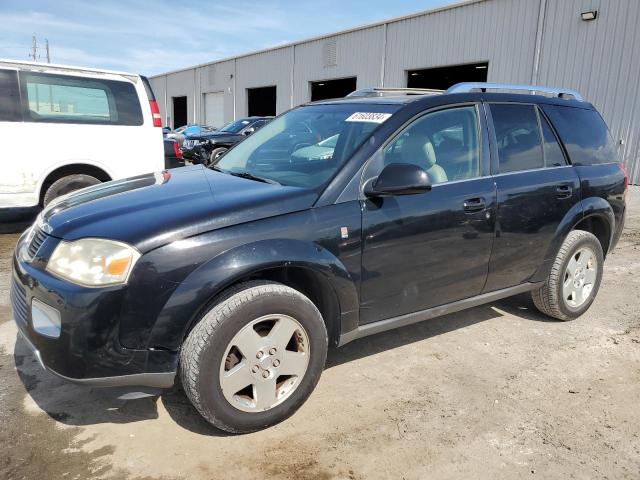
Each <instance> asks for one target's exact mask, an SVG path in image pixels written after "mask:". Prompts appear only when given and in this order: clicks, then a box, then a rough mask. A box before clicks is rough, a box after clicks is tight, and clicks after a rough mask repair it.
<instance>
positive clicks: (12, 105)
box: [0, 70, 22, 122]
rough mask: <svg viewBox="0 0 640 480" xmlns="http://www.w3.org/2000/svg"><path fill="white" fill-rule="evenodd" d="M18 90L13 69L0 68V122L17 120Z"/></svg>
mask: <svg viewBox="0 0 640 480" xmlns="http://www.w3.org/2000/svg"><path fill="white" fill-rule="evenodd" d="M21 119H22V118H21V115H20V90H19V89H18V73H17V72H16V71H15V70H0V122H19V121H20V120H21Z"/></svg>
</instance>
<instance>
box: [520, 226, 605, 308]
mask: <svg viewBox="0 0 640 480" xmlns="http://www.w3.org/2000/svg"><path fill="white" fill-rule="evenodd" d="M603 266H604V254H603V253H602V246H601V245H600V242H599V241H598V239H597V238H596V237H595V236H594V235H593V234H592V233H589V232H585V231H583V230H573V231H572V232H570V233H569V235H567V238H566V239H565V240H564V242H563V244H562V246H561V247H560V250H559V252H558V255H557V256H556V259H555V261H554V263H553V266H552V267H551V272H550V273H549V277H548V278H547V280H546V282H545V283H544V285H543V286H542V287H541V288H540V289H539V290H535V291H533V292H531V296H532V298H533V303H534V304H535V306H536V308H537V309H538V310H540V311H541V312H542V313H544V314H545V315H548V316H550V317H553V318H557V319H558V320H573V319H574V318H577V317H579V316H580V315H582V314H583V313H584V312H586V311H587V310H588V309H589V307H590V306H591V304H592V303H593V300H594V299H595V297H596V295H597V293H598V289H599V288H600V282H601V280H602V269H603Z"/></svg>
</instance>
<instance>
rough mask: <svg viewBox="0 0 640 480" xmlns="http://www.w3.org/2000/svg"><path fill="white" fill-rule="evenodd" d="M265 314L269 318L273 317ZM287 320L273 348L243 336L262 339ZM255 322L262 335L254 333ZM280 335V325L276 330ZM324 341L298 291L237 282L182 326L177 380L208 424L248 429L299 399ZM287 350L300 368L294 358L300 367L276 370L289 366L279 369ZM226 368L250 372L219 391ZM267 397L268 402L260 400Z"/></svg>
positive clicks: (265, 423) (273, 419) (285, 413)
mask: <svg viewBox="0 0 640 480" xmlns="http://www.w3.org/2000/svg"><path fill="white" fill-rule="evenodd" d="M272 318H276V320H274V321H273V323H272ZM292 319H293V321H294V323H291V320H292ZM256 322H257V323H256ZM292 325H293V326H294V327H293V328H295V329H296V330H294V331H293V333H292V334H289V337H290V341H289V342H288V343H287V345H286V346H285V348H282V347H281V346H280V345H281V343H278V342H276V341H273V343H272V345H273V346H274V348H271V347H270V345H267V346H259V347H258V348H259V350H255V348H254V346H255V344H254V343H250V342H249V341H248V340H247V339H248V338H250V339H251V340H254V339H258V345H262V343H260V342H264V343H265V344H266V343H268V342H272V338H277V335H276V334H277V333H279V332H283V331H284V328H281V329H280V330H277V329H276V326H285V327H291V326H292ZM260 329H263V330H264V331H263V332H262V334H261V335H262V336H260V335H258V334H256V330H258V331H260ZM274 332H275V333H274ZM287 332H288V330H287ZM267 333H268V335H267ZM254 335H255V336H254ZM305 335H306V337H305ZM285 338H287V333H284V334H283V335H282V339H285ZM238 339H239V340H238ZM303 340H304V341H303ZM284 343H286V340H285V341H284ZM305 343H306V344H305ZM301 344H303V347H302V348H301V347H300V345H301ZM237 345H240V346H241V347H242V349H243V350H245V351H244V352H243V351H242V350H240V348H239V347H237ZM245 345H251V346H250V347H249V346H247V347H246V348H245ZM276 345H277V346H278V349H277V351H276V349H275V346H276ZM327 345H328V340H327V330H326V327H325V324H324V321H323V319H322V315H321V314H320V312H319V311H318V309H317V308H316V306H315V305H314V304H313V303H312V302H311V300H309V299H308V298H307V297H305V296H304V295H303V294H301V293H300V292H298V291H297V290H294V289H293V288H290V287H287V286H285V285H282V284H280V283H275V282H266V281H252V282H247V283H243V284H240V285H238V286H237V287H234V288H232V289H230V290H228V291H227V292H226V293H225V294H223V295H222V296H221V298H220V299H219V301H218V302H217V303H216V304H215V305H214V306H213V307H212V308H211V309H209V310H208V311H207V312H206V313H205V314H204V316H203V317H202V319H201V320H200V322H199V323H198V324H196V326H195V327H194V328H193V330H192V331H191V332H190V333H189V335H188V337H187V339H186V340H185V342H184V344H183V346H182V349H181V352H180V376H181V379H182V385H183V388H184V391H185V393H186V394H187V397H188V398H189V399H190V400H191V403H192V404H193V405H194V407H195V408H196V409H197V410H198V412H199V413H200V414H201V415H202V416H203V417H204V419H205V420H207V421H208V422H209V423H211V424H212V425H213V426H215V427H217V428H219V429H221V430H224V431H227V432H230V433H248V432H253V431H256V430H260V429H263V428H266V427H269V426H271V425H275V424H276V423H279V422H281V421H283V420H285V419H286V418H288V417H290V416H291V415H293V414H294V413H295V412H296V410H298V408H300V406H301V405H302V404H303V403H304V402H305V401H306V399H307V398H308V397H309V395H310V394H311V392H312V391H313V389H314V388H315V386H316V385H317V383H318V381H319V380H320V375H321V374H322V370H323V368H324V364H325V360H326V357H327ZM230 349H231V350H230ZM254 351H255V353H254ZM260 352H262V353H263V354H264V356H262V354H261V353H260ZM258 358H260V360H259V359H258ZM292 358H293V359H295V361H296V362H299V361H300V359H304V360H303V361H304V362H306V367H305V369H304V371H302V369H301V368H300V367H299V365H301V363H296V369H298V370H297V371H299V372H302V373H301V374H299V375H295V374H294V375H292V376H290V377H288V376H283V375H282V374H284V373H286V372H288V373H291V371H289V370H287V371H285V370H284V369H285V368H290V367H286V366H287V365H288V364H289V360H287V359H292ZM276 361H277V363H276ZM280 361H281V362H280ZM278 369H280V370H278ZM232 370H233V372H234V373H242V375H244V376H245V377H243V378H246V376H247V375H249V376H250V382H251V383H250V384H249V385H248V386H247V387H244V388H243V387H242V385H244V384H245V383H246V380H244V383H242V384H238V385H235V386H228V387H227V388H226V390H224V391H223V387H222V383H223V382H227V381H228V380H226V379H227V378H228V376H230V372H231V371H232ZM265 372H267V373H265ZM263 375H269V377H267V378H264V377H263ZM225 385H228V384H227V383H225ZM269 387H272V388H275V394H273V395H272V394H271V393H269V392H273V390H272V388H269ZM238 389H242V390H238ZM262 389H265V390H262ZM262 391H266V392H267V393H266V394H265V395H264V396H262V393H260V392H262ZM267 397H268V398H269V399H273V403H272V404H269V406H268V407H265V405H266V404H267V403H268V402H267V401H266V400H267ZM265 402H266V403H265Z"/></svg>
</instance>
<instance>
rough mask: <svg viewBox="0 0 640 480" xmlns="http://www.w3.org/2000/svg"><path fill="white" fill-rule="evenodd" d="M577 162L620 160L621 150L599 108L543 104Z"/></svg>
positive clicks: (569, 152)
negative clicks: (619, 151) (619, 150)
mask: <svg viewBox="0 0 640 480" xmlns="http://www.w3.org/2000/svg"><path fill="white" fill-rule="evenodd" d="M542 109H543V110H544V112H545V113H546V114H547V116H548V117H549V119H550V120H551V123H553V126H554V127H555V129H556V131H557V132H558V135H560V140H562V143H564V146H565V148H566V149H567V153H568V154H569V158H570V159H571V163H573V164H574V165H598V164H602V163H614V162H617V161H618V150H617V148H616V145H615V143H614V141H613V138H612V137H611V134H610V133H609V129H608V128H607V125H606V124H605V123H604V120H603V119H602V117H601V116H600V114H599V113H598V112H597V111H595V110H590V109H583V108H574V107H560V106H557V105H543V106H542Z"/></svg>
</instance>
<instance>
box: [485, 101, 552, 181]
mask: <svg viewBox="0 0 640 480" xmlns="http://www.w3.org/2000/svg"><path fill="white" fill-rule="evenodd" d="M490 108H491V117H492V118H493V126H494V129H495V135H496V144H497V147H498V158H499V161H500V164H499V173H509V172H519V171H522V170H532V169H536V168H543V167H544V154H543V150H542V142H541V138H540V129H539V128H538V115H537V113H536V110H535V107H534V106H533V105H522V104H515V103H509V104H501V103H494V104H491V105H490Z"/></svg>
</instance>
